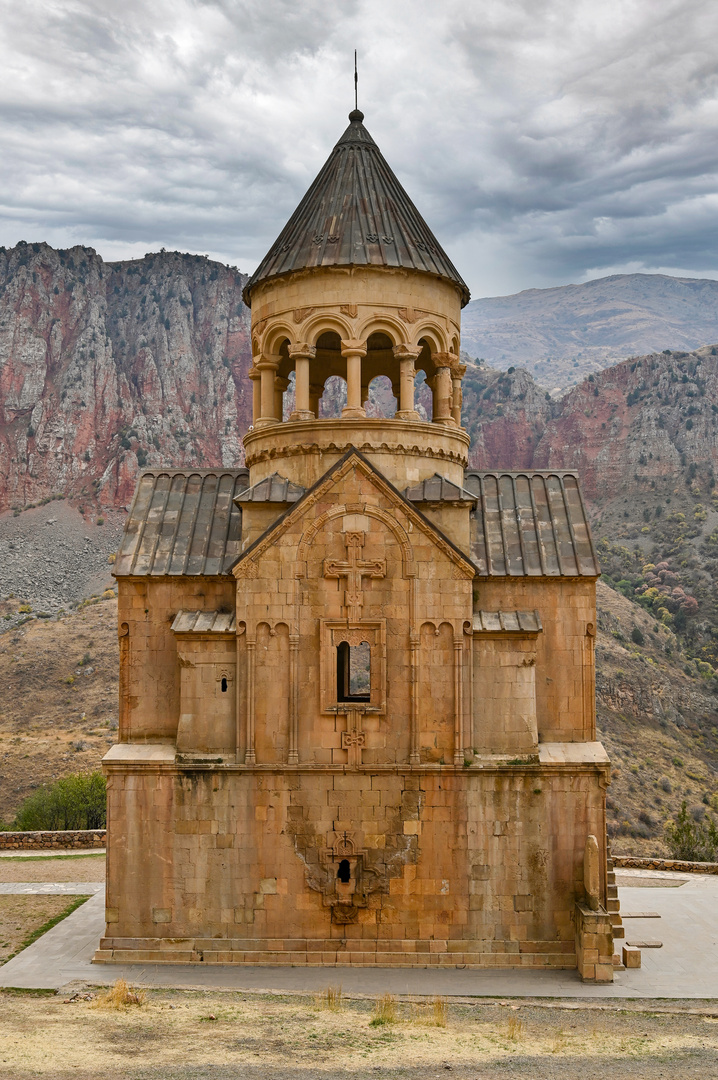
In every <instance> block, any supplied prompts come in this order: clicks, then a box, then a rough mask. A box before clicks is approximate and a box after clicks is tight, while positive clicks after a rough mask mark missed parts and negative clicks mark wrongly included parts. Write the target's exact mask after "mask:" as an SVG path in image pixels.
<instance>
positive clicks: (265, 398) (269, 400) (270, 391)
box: [254, 355, 281, 428]
mask: <svg viewBox="0 0 718 1080" xmlns="http://www.w3.org/2000/svg"><path fill="white" fill-rule="evenodd" d="M280 360H281V357H280V356H278V355H277V356H260V358H259V360H258V361H257V363H256V365H255V366H256V367H257V369H258V371H259V374H260V380H261V381H260V410H261V415H260V416H259V417H258V418H257V421H256V423H255V425H254V426H255V427H257V428H262V427H269V425H270V424H276V423H277V415H276V404H275V399H274V379H275V376H276V374H277V368H278V367H279V361H280Z"/></svg>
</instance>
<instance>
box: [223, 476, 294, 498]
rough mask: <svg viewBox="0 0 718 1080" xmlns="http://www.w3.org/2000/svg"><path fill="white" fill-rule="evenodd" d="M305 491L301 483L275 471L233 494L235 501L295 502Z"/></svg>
mask: <svg viewBox="0 0 718 1080" xmlns="http://www.w3.org/2000/svg"><path fill="white" fill-rule="evenodd" d="M305 491H306V488H303V487H302V486H301V484H295V483H294V482H293V481H292V480H287V478H286V476H280V474H279V473H277V472H275V473H272V475H271V476H265V478H264V480H260V481H259V483H258V484H254V485H253V487H249V488H245V490H244V491H240V493H239V495H235V498H234V501H235V502H236V503H248V502H262V503H266V502H273V503H295V502H296V501H297V499H301V497H302V495H303V494H304V492H305Z"/></svg>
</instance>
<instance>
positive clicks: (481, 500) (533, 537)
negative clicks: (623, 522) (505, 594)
mask: <svg viewBox="0 0 718 1080" xmlns="http://www.w3.org/2000/svg"><path fill="white" fill-rule="evenodd" d="M464 487H466V488H468V489H469V491H471V492H473V493H474V494H475V497H476V498H477V505H476V510H475V511H473V513H472V520H471V557H472V559H473V561H474V563H475V564H476V566H477V567H478V569H479V577H521V576H528V577H597V576H598V575H599V574H600V573H601V569H600V566H599V563H598V557H597V555H596V552H595V549H594V546H593V541H592V539H591V530H590V527H589V524H588V518H587V516H586V510H585V507H584V505H583V499H582V497H581V491H580V488H579V484H578V477H577V474H576V473H575V472H566V471H561V472H553V471H546V472H543V471H535V470H531V471H528V472H467V473H466V476H465V479H464Z"/></svg>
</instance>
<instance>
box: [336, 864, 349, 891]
mask: <svg viewBox="0 0 718 1080" xmlns="http://www.w3.org/2000/svg"><path fill="white" fill-rule="evenodd" d="M351 876H352V870H351V867H350V865H349V860H348V859H342V861H341V862H340V863H339V869H338V870H337V878H338V880H339V881H341V882H342V884H343V885H348V884H349V882H350V880H351Z"/></svg>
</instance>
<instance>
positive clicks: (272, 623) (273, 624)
mask: <svg viewBox="0 0 718 1080" xmlns="http://www.w3.org/2000/svg"><path fill="white" fill-rule="evenodd" d="M260 626H268V627H269V636H270V637H276V636H277V627H278V626H286V628H287V630H289V631H290V632H291V629H292V628H291V626H290V625H289V623H288V622H287V620H286V619H258V620H257V623H256V626H255V628H254V634H255V640H256V634H257V631H258V630H259V628H260Z"/></svg>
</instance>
